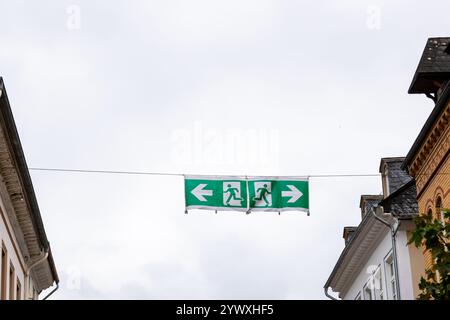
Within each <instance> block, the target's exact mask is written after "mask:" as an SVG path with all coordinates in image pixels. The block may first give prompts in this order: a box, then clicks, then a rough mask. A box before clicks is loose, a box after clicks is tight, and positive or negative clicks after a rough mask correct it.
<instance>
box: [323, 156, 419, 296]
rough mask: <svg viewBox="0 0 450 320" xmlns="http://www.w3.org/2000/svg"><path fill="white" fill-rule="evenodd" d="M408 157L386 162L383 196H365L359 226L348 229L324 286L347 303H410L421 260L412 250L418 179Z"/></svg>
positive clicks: (382, 171) (414, 292) (363, 196)
mask: <svg viewBox="0 0 450 320" xmlns="http://www.w3.org/2000/svg"><path fill="white" fill-rule="evenodd" d="M403 161H404V158H383V159H382V160H381V164H380V173H381V175H382V179H381V180H382V181H381V182H382V189H383V192H382V195H362V196H361V201H360V209H361V223H360V224H359V225H358V226H357V227H345V228H344V234H343V237H344V240H345V247H344V250H343V251H342V253H341V255H340V257H339V259H338V262H337V263H336V265H335V267H334V269H333V271H332V273H331V275H330V277H329V278H328V280H327V282H326V284H325V293H326V295H327V296H329V297H330V298H333V297H332V296H330V295H329V294H328V289H329V288H331V289H332V290H333V291H334V292H337V293H338V295H339V298H341V299H343V300H399V299H402V300H412V299H415V297H416V296H417V291H418V283H419V282H418V279H420V276H418V274H417V272H420V271H422V269H423V256H422V254H421V251H420V250H418V249H417V248H414V247H411V246H408V240H409V235H410V233H411V231H412V230H413V228H414V224H413V222H412V219H413V218H414V216H415V215H417V212H418V204H417V201H416V188H415V182H414V180H413V179H412V178H411V177H410V176H409V175H408V174H407V173H406V172H405V171H404V170H403V169H401V165H402V163H403Z"/></svg>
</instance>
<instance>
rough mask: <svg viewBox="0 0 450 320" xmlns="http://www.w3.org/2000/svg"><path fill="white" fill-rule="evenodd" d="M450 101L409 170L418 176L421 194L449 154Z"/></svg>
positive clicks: (418, 186) (414, 175) (418, 190)
mask: <svg viewBox="0 0 450 320" xmlns="http://www.w3.org/2000/svg"><path fill="white" fill-rule="evenodd" d="M449 122H450V102H449V103H447V106H446V107H445V109H444V111H443V112H442V113H441V116H440V117H439V119H438V120H437V121H436V122H435V124H434V126H433V128H432V130H431V131H430V132H429V134H428V136H427V138H426V139H425V142H424V143H423V144H422V146H421V148H420V150H419V152H418V153H417V154H416V156H415V157H414V160H413V161H412V163H411V165H410V167H409V172H410V174H411V175H412V176H413V177H415V178H416V185H417V193H418V194H419V193H420V192H421V191H422V189H423V187H424V186H425V185H426V183H427V182H428V180H429V179H430V178H431V177H432V175H433V174H434V172H435V171H436V170H437V168H438V166H439V165H440V163H441V162H442V160H443V159H444V157H445V156H446V155H447V152H448V150H449V147H450V146H449V144H450V126H449Z"/></svg>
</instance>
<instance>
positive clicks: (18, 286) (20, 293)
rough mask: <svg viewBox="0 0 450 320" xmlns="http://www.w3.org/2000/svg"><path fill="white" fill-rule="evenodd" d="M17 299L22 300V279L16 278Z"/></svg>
mask: <svg viewBox="0 0 450 320" xmlns="http://www.w3.org/2000/svg"><path fill="white" fill-rule="evenodd" d="M16 300H22V286H21V285H20V280H19V278H17V280H16Z"/></svg>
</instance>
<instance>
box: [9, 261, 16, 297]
mask: <svg viewBox="0 0 450 320" xmlns="http://www.w3.org/2000/svg"><path fill="white" fill-rule="evenodd" d="M15 280H16V275H15V271H14V267H13V264H12V262H11V261H10V262H9V300H14V294H15V293H16V290H15V289H16V284H15V283H14V281H15Z"/></svg>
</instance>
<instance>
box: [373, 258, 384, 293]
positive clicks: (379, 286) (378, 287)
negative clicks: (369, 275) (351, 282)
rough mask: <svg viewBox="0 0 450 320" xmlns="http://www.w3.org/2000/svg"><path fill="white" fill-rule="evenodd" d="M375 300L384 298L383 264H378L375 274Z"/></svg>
mask: <svg viewBox="0 0 450 320" xmlns="http://www.w3.org/2000/svg"><path fill="white" fill-rule="evenodd" d="M374 282H375V283H374V291H375V300H384V291H383V280H382V275H381V266H378V268H377V270H376V271H375V274H374Z"/></svg>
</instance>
